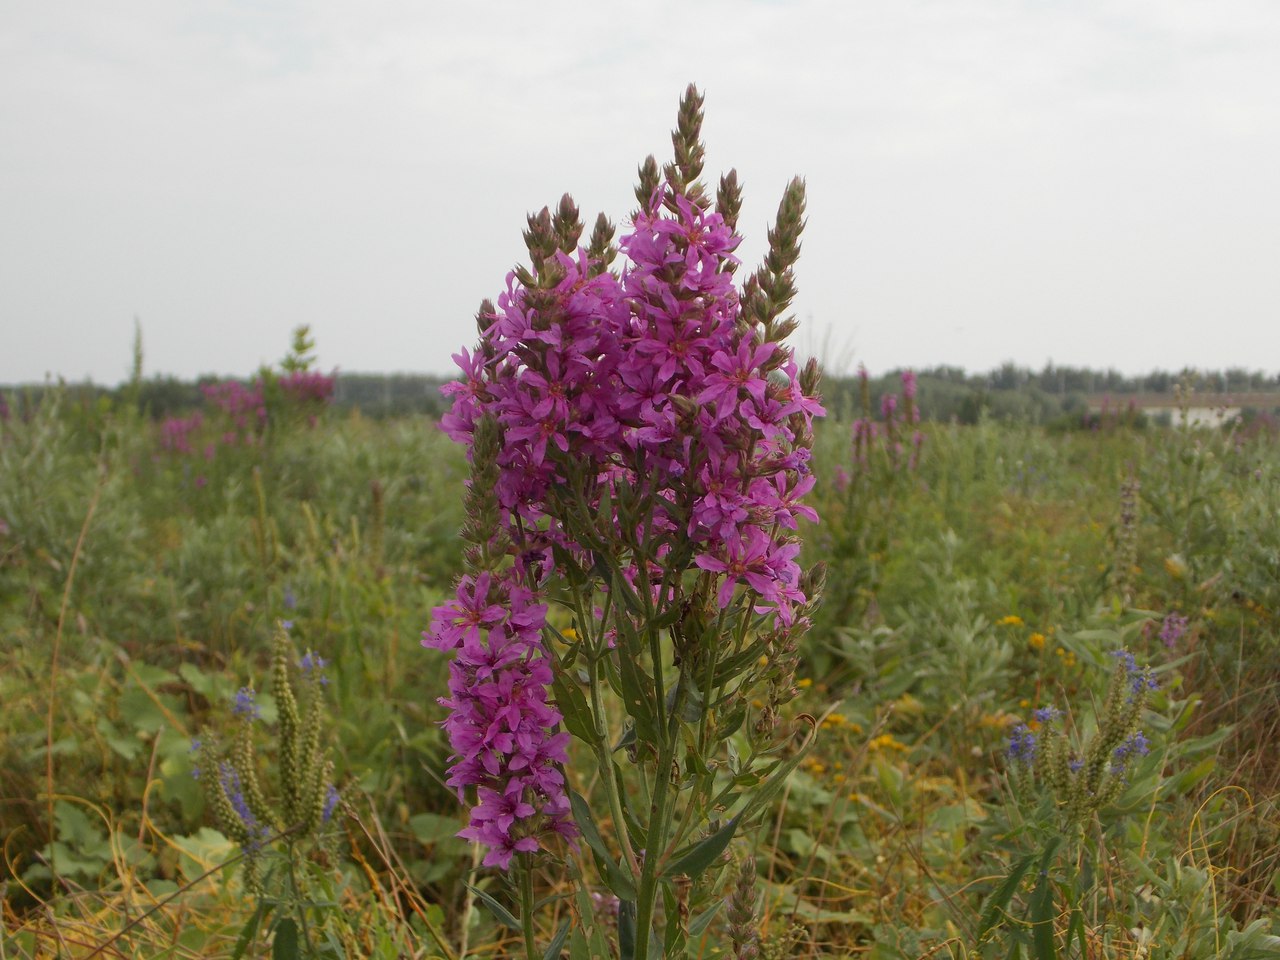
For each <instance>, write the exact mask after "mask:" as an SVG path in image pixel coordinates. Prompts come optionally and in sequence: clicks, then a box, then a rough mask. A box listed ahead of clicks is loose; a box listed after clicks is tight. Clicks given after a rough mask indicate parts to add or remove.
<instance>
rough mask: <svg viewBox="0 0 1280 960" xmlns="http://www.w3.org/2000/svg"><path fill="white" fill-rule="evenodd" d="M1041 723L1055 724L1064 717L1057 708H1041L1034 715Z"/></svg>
mask: <svg viewBox="0 0 1280 960" xmlns="http://www.w3.org/2000/svg"><path fill="white" fill-rule="evenodd" d="M1032 715H1033V716H1034V717H1035V718H1036V720H1037V721H1038V722H1039V723H1046V724H1047V723H1053V722H1055V721H1056V720H1057V719H1058V718H1059V717H1061V716H1062V711H1061V710H1059V709H1058V708H1057V707H1041V708H1040V709H1039V710H1037V711H1035V713H1034V714H1032Z"/></svg>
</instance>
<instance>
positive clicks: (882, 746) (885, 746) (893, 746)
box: [870, 733, 907, 751]
mask: <svg viewBox="0 0 1280 960" xmlns="http://www.w3.org/2000/svg"><path fill="white" fill-rule="evenodd" d="M870 747H871V749H872V750H898V751H902V750H906V749H907V745H906V744H905V743H900V742H899V741H898V740H897V739H895V738H894V736H893V734H891V733H882V734H880V736H878V737H876V738H875V739H873V740H872V741H871V743H870Z"/></svg>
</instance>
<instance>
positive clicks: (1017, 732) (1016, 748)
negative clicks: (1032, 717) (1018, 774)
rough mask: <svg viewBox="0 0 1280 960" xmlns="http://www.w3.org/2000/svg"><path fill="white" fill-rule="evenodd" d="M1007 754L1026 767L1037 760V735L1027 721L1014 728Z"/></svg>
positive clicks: (1012, 759)
mask: <svg viewBox="0 0 1280 960" xmlns="http://www.w3.org/2000/svg"><path fill="white" fill-rule="evenodd" d="M1005 754H1006V756H1008V758H1009V759H1010V760H1011V761H1013V762H1014V763H1017V764H1021V765H1022V766H1024V767H1029V766H1031V764H1032V763H1034V762H1035V758H1036V735H1035V734H1034V733H1032V732H1031V728H1030V727H1028V726H1027V725H1026V724H1025V723H1020V724H1018V725H1017V726H1016V727H1014V728H1013V732H1012V733H1011V734H1010V735H1009V746H1008V749H1007V750H1006V751H1005Z"/></svg>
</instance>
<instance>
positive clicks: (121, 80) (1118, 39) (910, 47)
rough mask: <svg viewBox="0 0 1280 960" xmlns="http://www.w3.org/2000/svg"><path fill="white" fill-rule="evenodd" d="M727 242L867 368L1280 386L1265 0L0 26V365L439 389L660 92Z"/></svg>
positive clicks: (1276, 69) (13, 371)
mask: <svg viewBox="0 0 1280 960" xmlns="http://www.w3.org/2000/svg"><path fill="white" fill-rule="evenodd" d="M690 80H692V81H695V82H697V83H698V84H699V85H700V86H701V87H702V89H703V90H704V92H705V93H706V95H707V124H706V127H705V135H706V140H707V144H708V172H709V173H711V174H718V173H719V172H720V171H722V170H723V169H726V168H727V167H728V166H729V165H736V166H737V167H738V170H739V173H740V174H741V176H742V178H743V180H744V181H745V183H746V189H747V206H746V208H745V210H744V213H743V218H742V221H741V225H742V229H743V231H744V232H745V234H746V242H745V244H744V247H743V255H744V258H745V259H746V260H747V262H748V263H750V262H753V261H754V260H755V259H756V257H758V255H759V253H760V251H761V249H762V247H763V237H764V230H765V227H766V225H767V222H768V220H769V219H770V217H771V216H772V213H773V210H774V208H775V205H776V203H777V200H778V198H779V196H780V194H781V191H782V188H783V186H784V185H785V184H786V182H787V180H788V179H789V178H790V177H791V176H792V175H793V174H795V173H800V174H802V175H804V176H805V177H806V178H807V181H808V185H809V197H810V218H809V229H808V232H807V234H806V239H805V250H804V254H803V256H802V259H801V263H800V268H799V283H800V291H801V293H800V298H799V300H798V302H797V310H798V312H799V313H800V314H801V316H802V317H804V318H806V319H808V318H810V317H811V318H812V324H811V326H810V328H809V331H808V334H807V336H808V339H809V342H810V343H817V342H820V341H821V340H822V339H823V336H824V331H829V339H830V342H831V343H832V344H835V345H838V346H839V347H840V348H841V352H845V351H848V350H851V351H852V355H853V358H854V360H855V361H862V362H865V363H866V364H867V365H868V366H869V367H870V368H872V369H873V370H882V369H886V368H888V367H892V366H905V365H915V366H924V365H930V364H935V363H952V364H957V365H961V366H965V367H967V368H969V369H985V368H987V367H990V366H994V365H995V364H998V363H1000V362H1001V361H1003V360H1005V359H1013V360H1015V361H1018V362H1021V363H1026V364H1031V365H1037V366H1038V365H1039V364H1041V363H1043V362H1044V361H1045V360H1047V359H1050V358H1052V359H1053V360H1054V361H1055V362H1058V363H1069V364H1090V365H1097V366H1103V365H1112V366H1116V367H1118V368H1120V369H1122V370H1127V371H1141V370H1147V369H1150V368H1152V367H1157V366H1159V367H1166V368H1176V367H1181V366H1183V365H1185V364H1194V365H1200V366H1228V365H1240V366H1247V367H1260V368H1262V369H1266V370H1269V371H1273V370H1276V369H1280V323H1278V322H1277V319H1278V318H1277V304H1278V303H1280V269H1277V266H1276V265H1277V263H1278V262H1280V185H1278V183H1277V177H1276V174H1275V171H1276V170H1277V169H1280V114H1278V112H1277V110H1276V109H1275V104H1274V99H1275V92H1276V91H1277V90H1280V7H1278V6H1276V5H1274V4H1270V3H1246V2H1224V3H1214V4H1207V3H1191V2H1165V3H1159V2H1142V3H1089V2H1080V3H1066V2H1060V3H1052V2H1048V3H1034V4H1033V3H1021V2H976V0H958V2H947V3H941V2H925V0H898V2H894V0H876V2H850V3H825V2H816V0H798V2H774V3H762V2H745V3H744V2H708V3H688V2H685V3H673V2H658V3H653V4H648V5H645V6H643V7H639V6H635V5H621V4H617V5H615V4H601V5H595V6H590V7H587V6H583V5H581V4H571V3H559V2H553V3H542V4H537V5H530V4H525V3H511V2H499V3H474V4H449V5H445V4H434V3H432V4H428V3H393V2H371V3H363V4H351V3H337V2H332V0H318V2H310V3H303V2H296V3H290V2H278V3H260V4H250V3H215V2H204V3H201V2H151V3H146V2H125V3H119V4H110V5H107V4H97V3H88V2H68V3H49V2H29V0H16V2H14V0H11V2H9V3H7V4H6V5H5V6H4V8H3V10H2V11H0V211H3V214H2V215H0V330H2V331H3V348H2V349H0V382H13V381H19V380H32V379H39V378H40V377H42V376H43V375H44V374H45V372H46V371H51V372H54V373H60V374H63V375H66V376H67V377H69V378H72V379H78V378H80V377H83V376H86V375H88V376H91V377H92V378H93V379H95V380H97V381H99V382H107V383H111V382H115V381H117V380H119V379H120V378H121V377H123V376H124V375H125V373H126V371H127V366H128V363H129V338H130V336H131V331H132V325H133V318H134V317H135V316H137V317H138V318H139V319H140V320H141V323H142V327H143V331H144V337H145V341H146V349H147V365H148V369H149V370H151V371H161V372H171V373H176V374H179V375H183V376H190V375H194V374H196V373H200V372H206V371H207V372H217V373H229V374H246V373H248V372H250V371H251V370H252V369H253V368H254V367H256V366H257V365H258V364H259V363H261V362H263V361H268V360H271V359H273V358H276V357H278V356H280V355H281V354H282V353H283V352H284V350H285V348H286V346H287V341H288V332H289V330H290V329H291V328H292V327H293V326H295V325H297V324H299V323H310V324H312V326H313V328H314V330H315V333H316V335H317V338H318V342H319V346H320V352H321V360H322V362H323V363H324V364H325V365H329V366H331V365H341V366H342V367H343V368H345V369H348V370H426V371H435V372H446V371H447V370H448V369H449V354H450V353H451V352H453V351H454V350H456V349H458V348H459V347H460V346H463V345H464V344H469V343H470V342H471V340H472V339H473V334H472V325H471V316H472V314H473V313H474V310H475V307H476V304H477V303H478V302H479V300H480V299H481V298H482V297H484V296H492V295H494V294H496V293H497V292H498V291H500V290H501V289H502V287H503V283H504V276H505V274H506V272H507V270H508V269H510V267H511V266H512V265H513V264H514V263H516V262H517V261H518V260H519V259H520V257H521V253H522V250H521V243H520V230H521V228H522V226H523V222H524V215H525V214H526V213H527V212H528V211H530V210H533V209H537V208H538V207H541V206H542V205H543V204H547V203H553V202H554V201H555V200H556V199H557V198H558V197H559V195H560V194H561V193H562V192H564V191H566V190H568V191H570V192H571V193H573V195H574V196H575V198H576V199H577V200H578V202H579V204H580V205H581V206H582V208H583V211H584V213H585V214H588V215H591V216H593V215H594V213H595V211H597V210H604V211H605V212H606V213H608V214H609V215H610V216H611V217H612V218H614V219H615V220H617V221H621V220H623V219H624V218H625V217H626V215H627V213H628V211H629V210H630V209H631V207H632V205H633V200H632V197H631V185H632V181H633V179H634V171H635V166H636V164H637V162H638V161H639V160H641V159H642V158H643V157H644V155H645V154H647V153H649V152H655V153H657V154H658V156H659V158H662V157H663V156H664V155H665V154H666V152H667V151H668V150H669V141H668V131H669V129H670V126H671V124H672V123H673V121H674V116H675V107H676V102H677V99H678V97H679V94H680V92H681V91H682V90H683V88H684V85H685V84H686V83H687V82H689V81H690Z"/></svg>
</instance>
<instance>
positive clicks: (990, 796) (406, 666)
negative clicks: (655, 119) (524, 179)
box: [0, 86, 1280, 960]
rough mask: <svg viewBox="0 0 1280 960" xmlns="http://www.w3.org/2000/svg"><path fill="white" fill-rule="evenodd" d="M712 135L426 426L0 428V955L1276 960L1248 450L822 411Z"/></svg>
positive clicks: (534, 290)
mask: <svg viewBox="0 0 1280 960" xmlns="http://www.w3.org/2000/svg"><path fill="white" fill-rule="evenodd" d="M701 109H702V98H701V96H700V95H699V94H698V93H697V90H696V88H694V87H692V86H690V88H689V89H688V91H686V94H685V97H684V99H683V100H682V101H681V106H680V112H679V117H678V121H677V128H676V130H675V131H674V133H673V135H672V141H673V146H674V153H675V159H674V161H672V162H671V163H669V164H667V165H665V166H663V167H661V168H660V167H659V166H658V164H657V162H656V161H655V160H654V158H653V157H649V158H648V159H647V160H646V161H645V162H644V163H643V164H642V165H641V168H640V175H639V179H640V183H639V186H638V187H637V188H636V199H637V202H638V204H639V208H638V209H637V210H636V211H635V212H633V214H632V216H631V218H630V220H629V224H628V227H627V232H625V233H624V234H623V235H622V236H621V237H620V238H619V239H618V241H617V243H616V244H615V243H614V233H615V231H614V226H613V224H612V223H610V222H609V220H608V219H607V218H606V217H604V216H603V215H601V216H600V217H599V218H598V219H597V220H596V224H595V227H594V229H593V230H592V232H591V234H590V240H589V243H588V245H586V246H580V245H579V242H578V241H579V239H580V237H581V236H582V234H583V232H584V225H583V223H582V221H581V220H580V218H579V212H578V209H577V207H576V206H575V205H574V203H573V202H572V200H571V198H570V197H569V196H568V195H566V196H565V197H564V198H563V199H562V200H561V201H560V203H559V204H558V206H557V207H556V209H555V211H554V212H552V211H551V210H550V209H544V210H543V211H542V212H541V213H538V214H534V215H532V216H530V217H529V219H528V231H527V232H526V233H525V242H526V246H527V248H528V251H529V264H528V266H520V267H517V268H516V269H515V271H514V272H513V273H512V275H511V277H510V278H509V281H508V288H507V292H506V293H504V294H503V295H502V296H501V297H499V299H498V302H497V305H496V306H495V305H494V304H493V303H492V302H489V301H485V302H484V303H483V304H482V306H481V309H480V312H479V313H478V315H477V325H478V328H479V331H480V340H479V342H478V343H477V344H476V347H475V349H474V351H465V350H464V351H463V352H461V353H460V354H458V355H457V357H456V358H455V359H457V361H458V364H459V366H460V368H461V369H462V372H463V376H462V378H461V379H460V380H458V381H456V382H453V383H451V384H449V385H448V386H447V388H446V390H445V393H446V394H447V395H448V396H449V397H450V398H451V400H452V405H451V407H450V408H449V410H448V412H447V413H445V414H444V415H443V416H442V417H440V418H439V419H437V418H435V417H432V416H429V415H412V416H399V417H387V418H384V419H377V420H374V419H366V418H365V417H364V416H362V415H361V413H360V412H359V410H358V409H357V410H348V411H345V412H339V411H338V410H335V409H334V407H333V405H332V401H333V398H334V395H335V389H336V383H335V379H334V377H333V376H331V375H326V374H323V373H321V372H319V371H317V370H316V369H315V358H314V355H313V344H312V342H311V340H310V337H309V333H308V330H307V329H306V328H305V327H304V328H300V329H299V330H298V331H297V332H296V334H295V337H294V341H293V344H292V347H291V349H290V350H289V352H288V354H287V355H286V356H285V358H284V359H283V360H282V361H281V362H280V364H279V365H278V366H277V367H276V368H273V369H267V368H264V369H263V370H261V371H260V372H259V374H258V375H257V376H256V377H255V378H253V379H252V380H250V381H247V382H240V381H225V382H218V381H211V382H203V383H201V384H199V385H198V388H197V393H195V394H189V399H191V400H196V401H197V402H198V406H194V407H188V408H186V409H172V408H165V409H163V410H158V409H153V408H151V407H150V406H149V403H148V396H149V394H148V392H147V390H145V389H144V388H145V386H146V384H145V382H144V381H143V380H142V375H141V371H142V350H141V340H140V336H139V338H138V339H137V340H136V342H135V350H134V354H135V362H134V376H133V378H132V379H131V381H130V383H129V385H128V386H127V387H126V388H124V389H123V390H121V391H119V392H118V393H117V394H116V395H114V396H112V395H107V394H94V393H93V392H91V391H67V390H62V389H53V388H47V389H45V390H43V391H42V392H40V393H39V394H38V395H37V394H30V393H28V394H23V393H11V394H9V395H6V396H5V397H4V402H3V404H0V636H2V637H3V638H4V644H3V647H2V648H0V702H2V703H3V705H4V707H3V712H2V713H0V832H2V834H3V855H4V865H5V871H6V872H5V874H4V877H3V880H0V908H2V913H0V919H2V922H3V928H2V930H0V960H8V958H9V957H24V958H25V957H32V958H34V957H46V956H48V957H79V958H93V957H175V958H180V957H193V958H194V957H229V958H232V960H238V958H241V957H258V956H268V955H269V956H271V957H272V958H273V960H291V958H295V957H307V958H312V957H326V958H330V957H331V958H338V957H379V958H393V957H416V958H417V957H420V958H424V960H425V958H444V960H457V958H461V957H465V956H474V957H506V956H523V957H524V958H526V960H538V958H542V960H558V958H562V957H563V956H564V955H566V954H567V955H568V956H569V957H570V960H606V958H614V957H616V958H618V960H634V958H636V957H641V958H644V960H662V958H678V957H708V958H710V957H726V958H727V957H733V958H735V960H757V958H765V960H781V958H785V957H869V958H877V960H916V958H919V960H924V958H928V957H950V958H968V957H983V958H988V957H990V958H995V957H1011V958H1018V957H1024V956H1025V957H1034V958H1036V960H1054V958H1057V957H1067V958H1081V960H1084V958H1095V957H1133V958H1139V957H1143V958H1145V957H1159V958H1205V960H1207V958H1216V957H1230V958H1235V960H1244V958H1249V957H1277V956H1280V937H1278V936H1277V935H1276V932H1275V931H1274V930H1273V929H1272V924H1273V921H1274V920H1275V917H1276V913H1277V909H1276V908H1277V905H1278V904H1280V810H1278V804H1280V767H1278V766H1277V765H1276V763H1275V762H1274V756H1273V753H1274V744H1275V742H1276V740H1277V732H1278V728H1280V696H1278V695H1277V693H1278V691H1280V685H1278V681H1280V667H1278V666H1277V664H1278V663H1280V657H1278V656H1277V654H1278V652H1280V650H1278V648H1280V642H1278V639H1277V620H1276V618H1277V617H1278V616H1280V448H1278V446H1277V438H1276V435H1275V432H1274V430H1273V429H1272V428H1271V423H1272V421H1270V420H1269V419H1268V418H1266V417H1257V418H1255V419H1253V420H1252V422H1250V423H1248V424H1245V423H1236V422H1232V423H1230V424H1226V425H1224V426H1223V427H1222V428H1214V429H1207V428H1199V427H1196V426H1193V425H1192V423H1191V421H1190V420H1189V417H1188V410H1189V409H1190V406H1189V405H1190V402H1191V398H1190V395H1189V392H1188V391H1186V390H1183V391H1182V392H1181V393H1180V394H1179V395H1180V397H1181V398H1182V400H1183V406H1184V408H1183V410H1182V418H1181V422H1180V423H1177V424H1172V425H1169V426H1165V425H1161V424H1151V423H1147V422H1146V421H1145V420H1144V419H1143V418H1142V417H1140V416H1138V415H1137V414H1136V411H1129V410H1127V409H1126V410H1124V411H1122V412H1121V413H1118V414H1116V413H1103V414H1101V415H1098V416H1089V417H1081V416H1076V415H1067V416H1063V417H1060V418H1057V419H1056V420H1055V421H1054V422H1052V423H1051V424H1050V426H1049V427H1043V426H1040V425H1038V423H1035V422H1028V420H1027V419H1022V420H1018V419H1015V418H1007V419H1003V420H997V419H993V417H992V416H991V411H992V407H991V406H990V405H988V404H987V403H986V402H985V401H982V400H981V398H979V401H978V402H976V403H974V404H973V405H971V406H966V407H965V409H964V410H963V411H962V414H956V415H954V416H950V417H944V418H939V419H935V420H932V421H929V420H927V419H926V418H923V417H922V416H921V410H922V409H924V410H928V407H929V405H930V404H931V403H934V402H941V400H942V398H944V397H947V396H950V397H952V399H954V397H955V396H956V394H955V391H954V390H953V391H951V392H949V393H948V391H947V390H943V389H941V387H940V386H939V384H940V383H941V384H943V385H945V384H946V383H947V382H948V380H947V377H946V376H939V375H937V374H936V372H935V376H933V377H931V378H930V379H929V380H926V381H922V380H921V378H918V377H917V376H915V375H914V374H913V373H912V372H910V371H907V372H903V373H901V374H900V375H899V376H898V378H897V380H896V382H894V383H891V384H886V383H885V382H883V381H881V382H880V383H879V384H874V385H873V384H872V383H871V381H870V380H869V378H867V377H866V376H865V375H863V376H860V377H858V378H848V379H847V380H838V379H833V380H830V381H829V382H828V384H827V391H826V392H827V397H828V399H827V401H826V405H827V409H826V410H825V411H824V410H823V407H822V405H821V402H820V398H819V395H818V389H819V384H820V382H821V380H822V371H821V369H820V367H819V365H818V363H817V362H816V361H810V362H809V363H807V364H805V365H804V366H803V367H802V366H801V365H800V364H799V363H798V362H797V361H796V359H795V356H794V354H793V353H792V351H791V349H790V348H789V347H787V346H786V345H785V342H786V340H787V338H788V336H789V335H790V334H791V333H792V332H793V330H794V329H795V326H796V322H795V320H794V318H792V317H790V316H788V315H787V310H788V308H789V306H790V303H791V301H792V298H793V297H794V295H795V284H794V276H793V272H792V267H793V265H794V264H795V262H796V259H797V257H798V255H799V250H800V242H799V238H800V235H801V231H802V229H803V224H804V209H805V200H804V184H803V181H802V180H800V179H799V178H796V179H795V180H793V181H792V182H791V183H790V184H788V185H787V187H786V188H785V190H784V191H783V198H782V202H781V203H780V205H779V208H778V217H777V221H776V224H775V226H774V227H773V228H771V229H770V230H769V231H768V241H769V244H768V246H769V249H768V252H767V254H766V255H765V257H764V260H763V262H762V264H761V265H760V266H759V267H758V268H757V269H756V270H755V271H754V272H751V273H749V274H746V272H745V271H744V274H746V275H745V279H741V280H739V279H736V278H735V277H736V274H735V271H736V270H737V268H738V266H739V263H738V261H737V259H736V257H735V256H734V255H733V251H734V250H735V249H736V247H737V244H738V239H739V238H738V235H737V233H736V222H737V217H738V212H739V210H740V205H741V190H740V186H739V184H738V182H737V178H736V174H734V173H733V172H732V171H730V172H729V173H728V174H726V175H725V176H723V177H722V178H721V179H720V182H719V188H718V189H717V190H716V191H715V196H714V199H713V198H712V196H711V192H710V191H708V190H707V188H706V186H705V185H704V184H703V182H702V180H701V179H700V174H701V169H702V157H703V150H702V144H701V140H700V127H701V121H702V112H701ZM615 259H617V260H619V266H616V267H614V266H611V264H613V262H614V260H615ZM1059 383H1060V386H1065V375H1064V376H1061V377H1059ZM952 386H957V385H956V384H952ZM1036 390H1037V391H1038V393H1028V394H1027V398H1026V399H1027V402H1026V403H1021V404H1019V403H1014V404H1012V405H1009V404H1006V407H1007V409H1006V411H1005V412H1006V413H1008V412H1016V411H1017V410H1021V411H1022V412H1023V413H1024V414H1027V415H1028V416H1029V417H1030V419H1031V420H1036V419H1052V418H1042V417H1041V416H1040V414H1043V413H1044V412H1045V410H1046V409H1049V408H1047V407H1046V406H1045V402H1044V394H1043V392H1042V391H1040V390H1039V388H1038V387H1037V388H1036ZM1060 393H1061V391H1060ZM1059 409H1060V411H1062V412H1063V413H1064V414H1067V413H1069V411H1068V410H1067V408H1066V407H1065V406H1062V407H1060V408H1059ZM1108 409H1110V408H1108ZM824 412H825V414H826V416H825V419H823V420H822V421H821V422H820V423H818V424H816V425H815V422H814V418H815V417H822V415H823V414H824ZM455 441H456V443H455ZM806 497H807V499H806ZM802 501H803V502H802ZM424 646H426V647H428V648H432V649H426V650H424V649H423V647H424ZM460 801H462V802H460Z"/></svg>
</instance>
